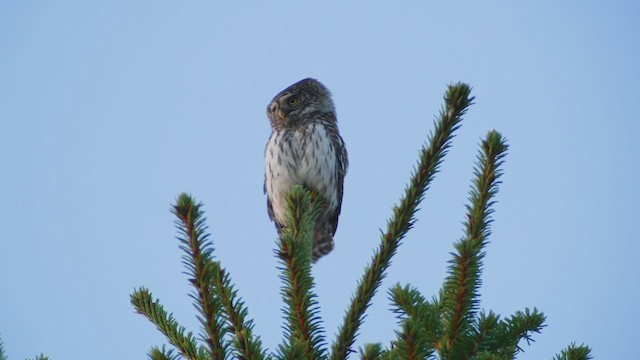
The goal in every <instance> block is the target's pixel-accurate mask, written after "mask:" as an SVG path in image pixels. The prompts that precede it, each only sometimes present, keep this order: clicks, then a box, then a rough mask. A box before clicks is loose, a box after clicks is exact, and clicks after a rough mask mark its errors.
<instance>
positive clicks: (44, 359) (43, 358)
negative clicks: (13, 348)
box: [27, 354, 50, 360]
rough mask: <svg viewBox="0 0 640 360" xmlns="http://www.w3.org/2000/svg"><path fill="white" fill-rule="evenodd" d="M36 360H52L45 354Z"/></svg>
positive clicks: (35, 359)
mask: <svg viewBox="0 0 640 360" xmlns="http://www.w3.org/2000/svg"><path fill="white" fill-rule="evenodd" d="M27 360H29V359H27ZM34 360H50V359H49V357H48V356H46V355H45V354H40V355H38V356H36V357H35V358H34Z"/></svg>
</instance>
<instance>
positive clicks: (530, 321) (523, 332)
mask: <svg viewBox="0 0 640 360" xmlns="http://www.w3.org/2000/svg"><path fill="white" fill-rule="evenodd" d="M545 319H546V317H545V316H544V314H543V313H542V312H540V311H538V309H536V308H533V311H530V310H529V309H528V308H525V310H524V311H516V313H515V314H514V315H512V316H510V317H509V318H508V319H506V320H503V321H501V322H500V323H501V325H502V329H504V330H503V332H502V334H501V336H500V337H499V339H500V341H499V343H500V344H503V347H504V348H503V349H502V350H501V349H496V350H498V352H502V353H507V354H509V355H513V356H514V357H515V356H516V355H517V354H518V352H521V351H523V350H522V348H521V347H520V346H519V345H518V343H520V341H522V340H525V341H526V342H527V345H529V344H530V343H531V342H532V341H534V340H533V339H532V338H531V335H532V334H533V333H540V331H541V330H542V328H543V327H545V326H546V325H544V321H545Z"/></svg>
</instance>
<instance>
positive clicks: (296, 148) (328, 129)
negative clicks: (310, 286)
mask: <svg viewBox="0 0 640 360" xmlns="http://www.w3.org/2000/svg"><path fill="white" fill-rule="evenodd" d="M267 116H268V117H269V121H270V122H271V136H270V137H269V141H268V142H267V147H266V149H265V159H264V164H265V182H264V191H265V193H266V194H267V210H268V212H269V218H270V219H271V220H272V221H273V222H274V223H275V225H276V229H277V230H278V233H280V230H281V229H282V227H283V226H284V225H285V221H286V212H287V205H286V201H285V197H284V195H285V194H286V192H288V191H289V190H290V189H291V187H292V186H293V185H303V186H305V187H306V188H307V189H309V190H311V191H312V192H314V193H316V194H318V195H320V196H321V197H322V199H324V200H325V201H326V202H327V208H326V209H324V211H323V213H322V214H321V215H320V216H319V217H318V220H317V223H316V227H315V231H314V235H313V255H312V256H313V261H314V262H315V261H317V260H318V259H319V258H320V257H321V256H323V255H326V254H328V253H329V252H330V251H331V250H333V246H334V242H333V235H334V234H335V233H336V229H337V227H338V216H339V215H340V208H341V206H342V188H343V183H344V176H345V174H346V172H347V165H348V160H347V150H346V148H345V146H344V141H343V140H342V137H340V133H339V132H338V123H337V118H336V109H335V107H334V105H333V101H332V100H331V93H330V92H329V90H327V88H326V87H325V86H324V85H322V84H321V83H320V82H319V81H317V80H315V79H304V80H301V81H299V82H297V83H295V84H293V85H291V86H289V87H288V88H286V89H284V90H283V91H281V92H280V93H279V94H278V95H276V96H275V97H274V98H273V100H271V103H269V106H268V107H267Z"/></svg>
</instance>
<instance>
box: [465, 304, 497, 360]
mask: <svg viewBox="0 0 640 360" xmlns="http://www.w3.org/2000/svg"><path fill="white" fill-rule="evenodd" d="M499 321H500V316H498V315H496V314H495V313H494V312H493V311H489V313H488V314H485V313H484V311H481V312H480V314H479V315H478V318H477V319H476V320H475V321H474V324H473V327H474V329H473V334H472V338H473V340H472V341H473V343H472V345H471V347H470V350H469V357H472V356H475V355H476V354H478V353H482V352H485V351H491V350H494V349H497V348H498V344H497V343H496V341H497V340H496V338H497V334H498V332H499V331H500V329H501V325H500V323H499Z"/></svg>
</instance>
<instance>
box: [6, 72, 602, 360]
mask: <svg viewBox="0 0 640 360" xmlns="http://www.w3.org/2000/svg"><path fill="white" fill-rule="evenodd" d="M470 94H471V88H470V87H469V86H468V85H466V84H463V83H457V84H453V85H450V86H449V87H448V89H447V92H446V94H445V97H444V105H443V108H442V109H441V110H440V113H439V115H438V117H437V119H436V120H435V122H434V130H433V132H432V133H431V134H430V135H429V137H428V141H427V143H426V144H425V145H423V147H422V149H421V150H420V153H419V157H418V164H417V166H416V168H415V169H414V171H413V174H412V176H411V179H410V181H409V184H408V185H407V187H406V189H405V192H404V194H403V196H402V198H401V199H400V202H399V203H398V204H397V205H396V206H394V208H393V215H392V217H391V219H390V220H389V221H388V222H387V229H386V231H385V232H384V233H383V234H382V236H381V240H380V244H379V246H378V248H377V249H375V251H374V252H373V255H372V257H371V261H370V263H369V264H368V265H367V266H366V267H365V269H364V273H363V275H362V277H361V278H360V280H359V281H358V283H357V287H356V290H355V292H354V294H353V295H352V297H351V303H350V305H349V307H348V308H347V310H346V313H345V316H344V321H343V323H342V324H341V325H340V327H339V329H338V333H337V336H336V338H335V339H334V341H333V342H332V344H331V346H330V349H329V346H328V343H327V341H326V339H325V336H324V329H323V328H322V323H321V319H320V317H319V311H318V303H317V296H316V294H315V293H314V291H313V289H314V279H313V277H312V275H311V264H312V262H311V244H312V237H313V231H314V227H315V225H314V224H315V220H316V218H317V217H318V215H319V214H320V213H321V211H322V210H323V208H324V200H323V199H321V198H318V197H317V196H315V194H312V193H311V192H310V191H309V190H308V189H305V188H304V187H302V186H295V187H293V189H292V190H291V191H290V192H289V193H288V194H287V204H288V208H289V209H288V210H289V212H288V220H287V224H286V226H285V227H284V228H283V229H282V232H281V235H280V237H279V239H278V240H277V249H276V251H275V254H276V257H277V258H278V261H279V264H280V265H279V267H278V270H279V271H280V279H281V280H282V287H281V289H280V293H281V295H282V298H283V301H284V307H283V314H284V316H283V317H284V322H285V324H284V334H283V342H282V343H281V344H280V345H279V346H278V348H277V349H276V350H275V352H272V353H267V351H266V350H265V349H264V348H263V346H262V343H261V341H260V338H259V337H257V336H255V335H254V334H253V321H252V320H250V319H248V309H247V308H246V306H245V304H244V302H243V301H242V300H241V298H240V297H239V296H238V291H237V290H236V289H235V288H234V286H233V284H232V282H231V276H230V275H229V273H228V272H227V271H226V269H225V268H224V267H223V266H222V264H221V263H220V261H218V260H215V259H214V256H213V252H214V248H213V243H212V241H211V240H210V238H209V234H207V232H206V231H207V226H206V224H205V222H206V219H205V217H204V212H203V211H202V204H201V203H198V202H197V201H196V200H195V199H193V198H192V197H191V196H190V195H187V194H180V195H179V196H178V198H177V200H176V204H175V205H174V206H173V207H172V212H173V214H174V215H175V216H176V228H177V229H178V233H179V235H178V240H179V242H180V248H181V249H182V250H183V252H184V254H183V257H182V260H183V264H184V265H185V267H186V269H187V274H188V276H189V282H190V284H191V285H192V286H193V291H192V292H191V294H190V296H191V298H192V299H193V301H194V305H195V307H196V309H197V312H198V314H197V317H198V320H199V321H200V323H201V325H202V327H201V329H200V331H199V332H198V336H197V337H196V336H194V335H193V333H192V332H188V331H187V329H186V328H185V327H183V326H181V325H179V323H178V322H177V321H176V320H175V319H174V317H173V315H172V314H171V313H168V312H167V311H166V310H164V308H163V306H162V305H160V302H159V300H157V299H155V298H154V297H153V295H152V294H151V292H150V291H149V290H148V289H146V288H144V287H140V288H138V289H135V290H134V292H133V293H132V294H131V303H132V305H133V307H134V308H135V309H136V311H137V312H138V313H140V314H142V315H144V316H145V317H146V318H147V319H148V320H149V321H151V322H152V323H153V324H154V325H155V326H156V327H157V328H158V330H159V331H160V332H161V333H162V334H164V335H165V337H166V338H167V341H168V343H169V344H171V346H172V347H173V348H170V349H167V348H166V347H165V346H164V345H163V346H162V347H152V348H151V350H150V351H149V353H148V354H147V355H148V358H149V359H152V360H178V359H190V360H214V359H215V360H224V359H243V360H244V359H246V360H250V359H291V360H298V359H309V360H312V359H313V360H316V359H322V360H325V359H332V360H342V359H347V358H349V357H350V356H351V355H352V354H354V353H355V351H354V350H353V349H352V347H353V344H354V342H355V340H356V337H357V334H358V330H359V329H360V326H361V325H362V323H363V320H364V315H365V312H366V310H367V308H368V307H369V306H370V305H371V300H372V299H373V296H374V295H375V294H376V292H377V290H378V288H379V287H380V284H381V283H382V280H383V279H384V278H385V275H386V272H387V269H388V267H389V266H390V264H391V259H392V258H393V256H394V255H395V253H396V251H397V249H398V247H399V246H400V244H401V243H402V240H403V239H404V237H405V235H406V234H407V232H408V231H409V230H410V229H411V228H412V227H413V226H414V224H415V222H416V218H415V214H416V211H417V209H418V205H419V204H420V202H421V201H422V200H423V198H424V194H425V192H426V191H427V189H429V186H430V184H431V182H432V180H433V178H434V176H435V174H436V173H437V172H438V170H439V167H440V165H441V162H442V160H443V158H444V156H445V155H446V153H447V150H448V149H449V147H450V146H451V140H452V139H453V137H454V133H455V131H456V130H457V129H458V128H459V127H460V124H461V121H462V117H463V115H465V113H466V111H467V109H468V107H469V106H470V105H471V104H472V103H473V97H472V96H470ZM507 149H508V146H507V144H506V141H505V139H504V138H503V137H502V135H501V134H500V133H499V132H497V131H490V132H489V133H488V134H487V136H486V138H485V139H484V140H482V142H481V144H480V151H479V153H478V156H477V161H476V165H475V167H474V170H473V173H474V180H473V183H472V186H471V190H470V192H469V204H468V205H467V206H466V209H467V214H466V219H465V222H464V231H463V235H462V237H461V238H460V239H459V240H458V241H456V242H455V243H454V252H453V253H452V259H451V260H450V261H449V265H448V275H447V277H446V279H445V281H444V283H443V286H442V288H441V289H440V292H439V294H438V296H434V297H433V298H431V299H427V298H426V297H425V296H424V295H422V294H421V293H420V291H419V290H418V289H416V288H414V287H412V286H410V285H404V286H402V285H400V284H396V285H395V286H393V287H392V288H391V289H389V291H388V295H389V300H390V302H391V304H392V311H393V312H394V313H395V314H396V316H397V319H398V325H399V328H398V329H397V330H396V337H395V339H394V340H393V341H392V342H391V344H390V346H388V347H385V346H384V345H383V344H381V343H372V344H366V345H364V347H363V348H361V349H360V351H359V355H360V359H363V360H391V359H441V360H449V359H450V360H461V359H474V360H481V359H483V360H490V359H491V360H507V359H515V358H516V357H517V355H518V354H519V353H520V352H522V351H523V349H522V348H521V347H520V345H521V344H522V343H523V342H526V343H527V344H529V343H530V342H531V341H533V339H532V335H533V334H535V333H539V332H540V331H541V330H542V329H543V327H544V326H545V325H544V321H545V316H544V314H543V313H542V312H540V311H538V310H537V309H536V308H533V309H528V308H525V309H524V310H522V311H517V312H516V313H515V314H513V315H511V316H509V317H505V318H501V317H500V316H499V315H497V314H495V313H493V312H492V311H488V312H485V311H484V310H481V309H480V303H479V290H480V286H481V284H482V282H481V275H482V268H483V267H482V260H483V258H484V255H485V251H486V250H485V248H486V245H487V244H488V237H489V235H490V232H491V231H490V225H491V221H492V219H491V214H492V212H493V209H492V205H493V204H494V203H495V195H496V194H497V192H498V185H499V184H500V177H501V175H502V170H501V166H502V164H503V162H504V157H505V155H506V152H507ZM590 353H591V349H590V348H589V347H588V346H585V345H580V346H576V345H575V344H571V345H569V346H568V347H567V348H565V349H564V350H562V351H561V353H559V354H557V355H556V356H555V357H554V360H587V359H592V357H591V354H590ZM36 359H40V360H44V359H47V358H46V357H45V356H44V355H40V356H39V357H37V358H36ZM0 360H7V359H6V356H5V353H4V349H3V346H2V342H1V341H0Z"/></svg>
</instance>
